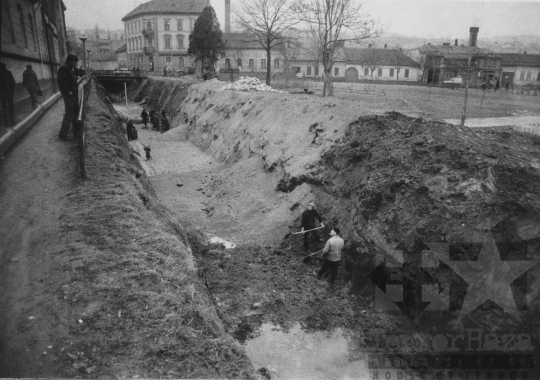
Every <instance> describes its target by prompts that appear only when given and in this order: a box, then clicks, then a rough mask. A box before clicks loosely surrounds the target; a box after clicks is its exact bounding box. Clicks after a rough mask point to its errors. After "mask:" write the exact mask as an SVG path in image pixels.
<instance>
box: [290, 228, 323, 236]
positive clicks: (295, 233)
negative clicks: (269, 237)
mask: <svg viewBox="0 0 540 380" xmlns="http://www.w3.org/2000/svg"><path fill="white" fill-rule="evenodd" d="M321 228H324V227H317V228H312V229H311V230H307V231H300V232H293V233H292V234H291V235H298V234H305V233H306V232H309V231H315V230H320V229H321Z"/></svg>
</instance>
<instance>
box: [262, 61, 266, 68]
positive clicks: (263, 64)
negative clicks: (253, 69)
mask: <svg viewBox="0 0 540 380" xmlns="http://www.w3.org/2000/svg"><path fill="white" fill-rule="evenodd" d="M261 69H266V59H261Z"/></svg>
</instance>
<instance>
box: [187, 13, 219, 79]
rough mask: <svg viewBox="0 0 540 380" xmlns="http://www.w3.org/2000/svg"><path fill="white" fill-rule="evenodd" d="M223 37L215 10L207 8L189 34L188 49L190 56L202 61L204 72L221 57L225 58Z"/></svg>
mask: <svg viewBox="0 0 540 380" xmlns="http://www.w3.org/2000/svg"><path fill="white" fill-rule="evenodd" d="M222 35H223V33H222V32H221V29H220V27H219V21H218V19H217V17H216V12H215V11H214V8H212V7H211V6H207V7H205V8H204V9H203V11H202V14H201V15H200V16H199V18H197V20H195V25H194V27H193V30H192V31H191V33H190V34H189V48H188V54H189V55H190V56H192V57H195V58H196V59H198V60H200V61H201V68H202V71H203V72H204V68H205V65H206V66H210V67H213V66H214V63H216V62H217V61H218V59H219V58H220V57H224V56H225V43H224V42H223V40H222V38H221V37H222Z"/></svg>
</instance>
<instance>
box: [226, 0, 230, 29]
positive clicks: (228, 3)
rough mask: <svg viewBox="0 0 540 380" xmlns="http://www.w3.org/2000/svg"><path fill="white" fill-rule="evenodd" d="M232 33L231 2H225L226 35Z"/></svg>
mask: <svg viewBox="0 0 540 380" xmlns="http://www.w3.org/2000/svg"><path fill="white" fill-rule="evenodd" d="M230 32H231V0H225V33H230Z"/></svg>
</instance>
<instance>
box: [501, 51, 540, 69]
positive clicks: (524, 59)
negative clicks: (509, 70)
mask: <svg viewBox="0 0 540 380" xmlns="http://www.w3.org/2000/svg"><path fill="white" fill-rule="evenodd" d="M497 55H498V56H500V57H501V58H502V64H503V65H506V66H512V65H516V66H540V54H520V53H499V54H497Z"/></svg>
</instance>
